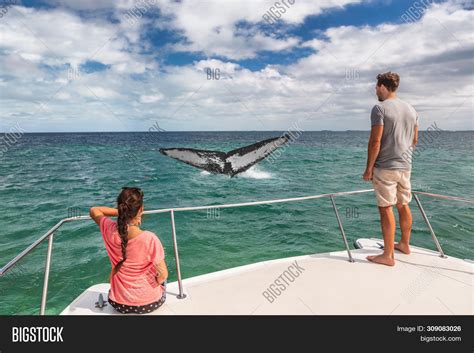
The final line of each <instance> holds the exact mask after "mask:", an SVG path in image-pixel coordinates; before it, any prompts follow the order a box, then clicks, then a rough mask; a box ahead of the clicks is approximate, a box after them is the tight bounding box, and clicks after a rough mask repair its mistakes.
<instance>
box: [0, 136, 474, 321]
mask: <svg viewBox="0 0 474 353" xmlns="http://www.w3.org/2000/svg"><path fill="white" fill-rule="evenodd" d="M281 133H282V132H186V133H184V132H180V133H178V132H159V133H70V134H26V135H24V136H23V137H22V138H21V139H20V140H19V141H18V143H16V144H15V145H14V146H13V147H11V148H10V149H9V150H8V151H7V153H6V154H5V155H4V156H3V157H2V159H0V199H1V207H2V212H1V215H2V217H1V219H2V227H1V230H0V266H3V265H5V264H6V263H7V262H8V261H9V260H11V259H12V258H13V257H14V256H15V255H17V254H18V253H19V252H20V251H22V250H23V249H24V248H25V247H27V246H28V245H29V244H31V243H32V242H33V241H34V240H36V239H37V238H38V237H39V236H41V235H42V234H44V233H45V232H46V231H47V230H48V229H49V228H51V227H52V226H53V225H54V224H56V223H57V222H58V221H59V220H60V219H62V218H66V217H68V215H71V214H79V213H81V214H83V215H85V214H87V213H88V209H89V207H91V206H93V205H110V206H113V205H114V201H115V198H116V196H117V194H118V192H119V191H120V189H121V187H122V186H125V185H127V186H139V187H141V188H142V189H143V190H144V192H145V207H146V208H147V209H158V208H168V207H180V206H198V205H212V204H221V203H234V202H243V201H257V200H268V199H277V198H287V197H297V196H306V195H315V194H320V193H330V192H337V191H350V190H358V189H366V188H371V184H369V183H365V182H364V181H363V180H362V173H363V171H364V167H365V161H366V145H367V139H368V135H369V133H368V132H324V131H323V132H304V133H303V134H302V135H301V137H300V138H299V139H298V140H297V141H296V142H295V143H293V144H292V145H290V146H288V147H287V148H285V149H284V150H282V151H281V152H282V153H281V155H280V156H279V157H278V158H276V159H275V160H274V162H272V163H270V162H268V161H263V162H261V163H260V164H258V166H257V167H255V168H253V169H251V170H250V171H248V172H246V173H244V174H242V175H238V176H236V177H234V178H229V177H227V176H222V175H211V174H208V173H205V172H202V171H200V170H198V169H196V168H193V167H191V166H188V165H186V164H183V163H179V162H177V161H175V160H172V159H170V158H167V157H165V156H163V155H161V154H159V152H158V149H159V148H161V147H194V148H202V149H217V150H222V151H228V150H231V149H233V148H237V147H241V146H244V145H247V144H251V143H254V142H256V141H259V140H263V139H266V138H270V137H275V136H279V135H280V134H281ZM421 136H423V133H421ZM473 137H474V132H443V133H441V135H440V136H438V137H436V138H435V139H434V140H433V141H432V142H430V143H427V144H426V145H425V146H424V147H425V148H424V151H423V152H422V153H421V154H420V155H419V156H418V157H417V158H416V159H415V162H414V167H413V173H412V184H413V189H415V190H420V191H427V192H433V193H441V194H447V195H454V196H463V197H466V198H470V199H474V190H473V187H472V180H473V166H474V163H473V162H474V157H473V155H472V151H473ZM336 201H337V204H338V207H339V211H340V213H341V217H342V221H343V223H344V227H345V230H346V233H347V236H348V238H349V243H350V244H351V245H352V242H353V241H354V240H355V239H357V238H360V237H380V230H379V223H378V213H377V208H376V205H375V198H374V196H373V194H363V195H354V196H347V197H340V198H338V199H336ZM421 201H422V203H423V205H424V207H425V210H426V212H427V214H428V216H429V217H430V220H431V221H432V225H433V227H434V229H435V231H436V233H437V235H438V237H439V239H440V242H441V244H442V246H443V249H444V251H445V252H446V253H447V254H448V255H452V256H457V257H461V258H470V259H473V258H474V254H473V249H474V238H473V233H474V222H473V221H474V213H473V207H472V206H469V205H466V204H462V203H458V202H452V201H439V200H432V199H430V198H428V197H421ZM412 206H413V207H412V210H413V214H414V227H413V235H412V239H413V241H412V242H413V244H414V245H419V246H423V247H427V248H430V249H434V245H433V243H432V240H431V236H430V234H429V233H428V231H427V228H426V225H425V223H424V222H423V219H422V218H421V215H420V213H419V211H418V209H417V208H416V205H415V203H414V202H413V203H412ZM176 226H177V236H178V243H179V250H180V258H181V270H182V274H183V277H184V278H187V277H191V276H195V275H199V274H204V273H208V272H212V271H217V270H221V269H226V268H230V267H235V266H239V265H244V264H249V263H254V262H258V261H263V260H268V259H275V258H281V257H290V256H296V255H303V254H310V253H319V252H327V251H333V250H342V249H343V243H342V240H341V236H340V233H339V230H338V226H337V222H336V220H335V216H334V212H333V209H332V206H331V202H330V200H329V199H319V200H311V201H304V202H294V203H284V204H277V205H265V206H253V207H246V208H237V209H221V210H219V211H217V212H215V213H211V212H208V211H206V210H203V211H194V212H185V213H176ZM143 228H145V229H148V230H151V231H154V232H155V233H157V234H158V235H159V237H160V239H161V241H162V242H163V244H164V246H165V252H166V256H167V262H168V266H169V268H170V276H171V278H170V280H171V281H174V280H175V279H176V271H175V266H174V258H173V248H172V242H171V225H170V219H169V214H161V215H153V216H146V218H145V219H144V224H143ZM397 236H399V231H398V230H397ZM46 249H47V244H46V243H44V244H43V245H40V246H39V247H38V248H37V249H36V250H34V251H33V252H32V253H31V255H30V256H28V257H27V258H25V259H24V260H22V261H21V262H20V265H19V266H18V267H17V268H15V269H13V270H12V271H11V272H9V274H8V275H7V276H6V277H4V278H1V279H0V314H37V313H38V311H39V304H40V297H41V288H42V284H43V271H44V265H45V255H46ZM109 271H110V264H109V260H108V258H107V254H106V252H105V249H104V246H103V243H102V239H101V236H100V233H99V231H98V228H97V227H96V226H95V225H94V224H93V223H92V222H90V221H84V222H75V223H69V224H66V225H65V226H64V227H62V228H61V230H60V231H58V232H57V233H56V234H55V239H54V251H53V257H52V267H51V275H50V285H49V296H48V305H47V313H48V314H57V313H59V312H60V311H61V310H62V309H63V308H64V307H65V306H66V305H67V304H68V303H70V302H71V301H72V300H73V299H74V298H75V297H77V296H78V295H79V294H80V293H81V292H82V291H84V290H85V289H86V288H87V287H89V286H91V285H93V284H96V283H104V282H107V280H108V275H109Z"/></svg>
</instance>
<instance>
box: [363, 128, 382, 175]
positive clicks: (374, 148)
mask: <svg viewBox="0 0 474 353" xmlns="http://www.w3.org/2000/svg"><path fill="white" fill-rule="evenodd" d="M382 133H383V125H373V126H372V129H371V130H370V138H369V145H368V148H367V149H368V152H367V168H366V169H365V172H364V176H363V178H364V180H365V181H370V180H372V173H373V169H374V165H375V160H376V159H377V156H378V155H379V152H380V142H381V141H382Z"/></svg>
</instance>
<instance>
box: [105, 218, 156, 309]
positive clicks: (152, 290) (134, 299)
mask: <svg viewBox="0 0 474 353" xmlns="http://www.w3.org/2000/svg"><path fill="white" fill-rule="evenodd" d="M100 232H101V233H102V237H103V238H104V243H105V248H106V249H107V253H108V254H109V259H110V262H111V264H112V269H113V268H114V267H115V265H117V263H118V262H119V261H120V260H121V259H122V247H121V244H122V242H121V240H120V235H119V233H118V230H117V223H116V222H114V221H112V220H111V219H110V218H107V217H102V218H101V220H100ZM164 258H165V252H164V249H163V246H162V245H161V242H160V240H159V239H158V237H157V236H156V235H155V234H154V233H152V232H148V231H144V232H143V233H140V234H139V235H138V236H136V237H135V238H132V239H129V240H128V243H127V260H125V262H124V263H123V265H122V267H121V268H120V271H118V272H117V273H116V274H115V276H113V277H112V279H111V281H110V293H109V297H110V299H112V300H113V301H115V302H117V303H120V304H125V305H147V304H151V303H154V302H156V301H158V300H160V298H161V296H162V295H163V292H164V287H163V286H161V285H159V284H158V282H157V281H156V275H157V271H156V268H155V265H156V264H158V263H160V262H161V261H163V260H164Z"/></svg>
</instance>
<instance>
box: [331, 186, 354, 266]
mask: <svg viewBox="0 0 474 353" xmlns="http://www.w3.org/2000/svg"><path fill="white" fill-rule="evenodd" d="M331 202H332V208H334V213H335V214H336V218H337V223H338V224H339V230H340V231H341V234H342V240H344V244H345V245H346V250H347V255H349V262H354V259H353V258H352V254H351V250H350V249H349V244H348V243H347V238H346V233H345V232H344V227H343V226H342V222H341V218H340V217H339V211H338V210H337V207H336V201H335V200H334V196H333V195H331Z"/></svg>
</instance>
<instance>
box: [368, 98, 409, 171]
mask: <svg viewBox="0 0 474 353" xmlns="http://www.w3.org/2000/svg"><path fill="white" fill-rule="evenodd" d="M370 119H371V121H372V126H374V125H383V134H382V141H381V145H380V152H379V155H378V156H377V160H376V161H375V167H376V168H380V169H400V170H410V169H411V158H404V157H403V156H404V154H405V156H406V154H407V153H410V152H411V149H410V148H411V145H412V144H413V138H414V136H415V126H417V125H418V114H417V112H416V110H415V109H414V108H413V107H412V106H411V105H410V104H408V103H406V102H404V101H402V100H401V99H399V98H393V99H386V100H384V101H383V102H380V103H378V104H376V105H375V106H374V107H373V108H372V113H371V116H370Z"/></svg>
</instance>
